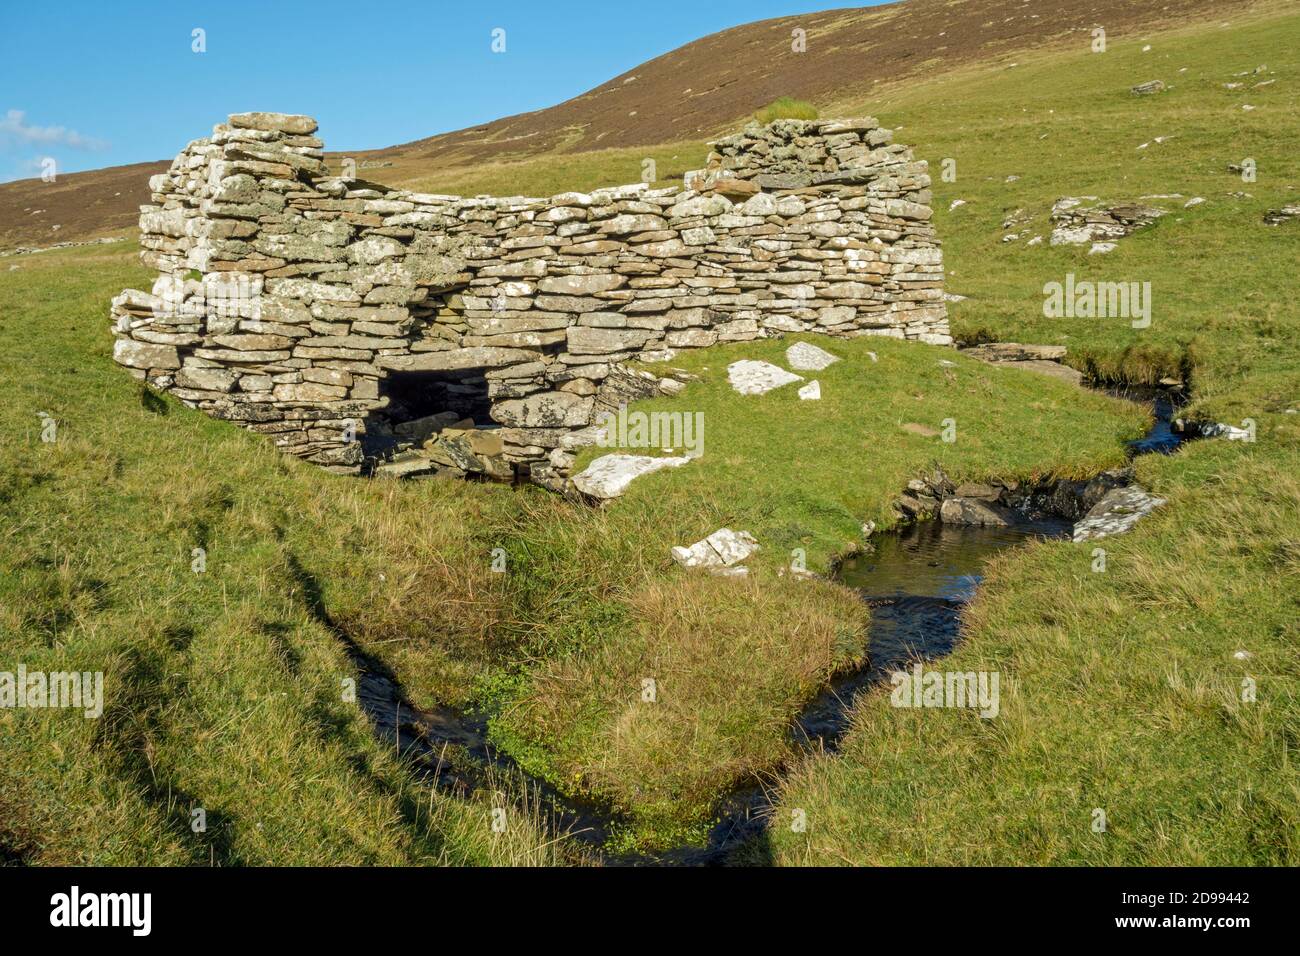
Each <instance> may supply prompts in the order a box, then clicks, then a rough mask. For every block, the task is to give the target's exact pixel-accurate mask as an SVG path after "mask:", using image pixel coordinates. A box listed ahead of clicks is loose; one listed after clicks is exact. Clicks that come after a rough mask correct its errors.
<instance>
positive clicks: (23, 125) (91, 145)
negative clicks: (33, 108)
mask: <svg viewBox="0 0 1300 956" xmlns="http://www.w3.org/2000/svg"><path fill="white" fill-rule="evenodd" d="M10 143H17V144H21V145H24V146H30V145H41V146H66V147H68V148H69V149H88V150H93V151H96V152H99V151H102V150H105V149H108V147H109V144H108V142H106V141H105V140H102V139H96V138H95V137H93V136H82V135H81V134H80V133H78V132H77V131H76V130H75V129H68V128H67V127H66V126H32V125H31V124H29V123H28V122H27V114H26V113H25V112H24V111H23V110H9V111H8V112H7V113H5V115H4V118H3V119H0V144H4V145H8V144H10Z"/></svg>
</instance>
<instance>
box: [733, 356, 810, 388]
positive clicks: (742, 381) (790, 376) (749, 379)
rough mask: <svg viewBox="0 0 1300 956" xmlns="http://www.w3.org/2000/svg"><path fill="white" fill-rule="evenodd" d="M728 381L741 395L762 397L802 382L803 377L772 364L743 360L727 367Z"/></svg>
mask: <svg viewBox="0 0 1300 956" xmlns="http://www.w3.org/2000/svg"><path fill="white" fill-rule="evenodd" d="M727 381H728V382H730V383H731V387H732V388H733V389H735V390H736V391H737V392H739V393H740V394H741V395H762V394H764V393H765V392H770V391H772V389H774V388H780V387H781V386H782V385H789V384H790V383H791V382H802V381H803V376H801V375H795V374H794V373H793V372H787V371H786V370H785V369H783V368H781V367H780V366H779V365H773V364H772V363H771V362H759V361H755V360H753V359H741V360H740V361H739V362H732V363H731V364H730V365H728V366H727Z"/></svg>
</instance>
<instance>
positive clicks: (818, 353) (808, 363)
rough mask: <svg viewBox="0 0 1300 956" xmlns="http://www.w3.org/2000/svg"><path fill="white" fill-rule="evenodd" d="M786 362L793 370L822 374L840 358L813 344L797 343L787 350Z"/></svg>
mask: <svg viewBox="0 0 1300 956" xmlns="http://www.w3.org/2000/svg"><path fill="white" fill-rule="evenodd" d="M785 360H786V362H788V363H789V365H790V367H791V368H793V369H797V370H799V371H801V372H820V371H821V370H822V369H824V368H826V367H827V366H829V365H832V364H834V363H835V362H838V361H839V360H840V358H839V356H838V355H832V354H831V353H830V352H827V351H826V350H825V349H823V348H818V347H817V346H816V345H813V344H812V343H811V342H796V343H795V344H794V345H792V346H790V347H789V348H788V349H786V350H785Z"/></svg>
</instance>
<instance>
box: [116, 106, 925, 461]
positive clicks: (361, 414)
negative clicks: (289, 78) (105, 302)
mask: <svg viewBox="0 0 1300 956" xmlns="http://www.w3.org/2000/svg"><path fill="white" fill-rule="evenodd" d="M316 128H317V124H316V122H315V120H313V119H311V118H310V117H306V116H296V115H287V114H279V113H243V114H236V115H233V116H231V117H230V118H229V122H227V123H223V124H220V125H218V126H216V127H215V128H214V130H213V133H212V136H211V137H208V138H206V139H200V140H196V141H194V142H192V143H190V144H189V145H188V146H187V147H186V148H185V150H184V151H183V152H182V153H181V154H180V155H179V156H177V158H176V160H175V161H174V162H173V163H172V166H171V168H170V169H169V170H168V172H166V173H163V174H161V175H158V176H155V177H153V178H152V179H151V180H150V186H151V189H152V192H153V196H152V198H153V203H152V204H151V205H148V206H144V207H141V216H140V231H141V244H142V246H143V252H142V258H143V260H144V262H145V263H146V265H149V266H150V267H152V268H154V269H156V270H157V271H158V279H157V281H156V282H155V283H154V285H153V288H152V289H151V290H150V291H149V292H143V291H138V290H126V291H124V292H123V293H122V294H121V295H119V296H117V297H116V298H115V299H114V300H113V303H112V319H113V333H114V335H115V336H116V337H117V341H116V342H115V347H114V351H113V355H114V358H115V359H116V361H117V362H119V363H120V364H122V365H123V366H125V367H127V368H128V369H130V370H131V371H132V373H133V374H135V375H136V376H137V377H139V378H141V379H145V380H147V381H148V382H149V383H150V384H152V385H153V386H155V387H158V388H161V389H166V390H168V391H170V392H172V393H173V394H174V395H176V396H177V397H178V398H180V399H181V400H183V401H184V402H186V403H187V404H190V405H192V406H195V407H198V408H201V409H203V410H205V411H207V412H209V413H210V414H213V415H215V416H218V417H220V418H224V419H229V420H232V421H236V422H240V423H242V424H244V425H246V426H247V427H248V428H251V429H253V430H255V431H258V432H262V433H265V434H268V435H270V436H272V437H273V439H274V440H275V441H276V443H277V444H278V445H280V446H281V447H282V448H284V449H285V450H286V451H288V452H290V453H292V454H295V455H299V456H301V457H304V458H306V459H308V460H310V461H313V462H317V463H319V464H321V465H323V466H326V467H329V468H331V469H333V470H336V471H343V472H355V471H358V470H360V469H361V468H362V467H363V466H365V465H367V463H368V462H373V460H374V459H380V460H382V459H383V458H384V457H391V456H392V453H393V451H394V450H395V449H396V450H399V451H400V450H401V449H403V448H409V447H412V446H418V445H420V444H421V443H422V442H427V441H429V440H430V439H431V438H436V436H437V434H438V433H440V432H442V431H444V430H446V429H448V428H449V427H450V426H453V425H454V426H458V428H459V432H458V434H459V433H460V432H465V431H469V432H472V434H471V435H470V436H469V437H470V438H471V439H472V441H468V442H462V443H461V444H460V445H459V446H454V447H453V445H451V444H449V445H448V446H447V449H445V450H444V453H443V455H442V458H439V459H438V460H439V461H442V460H443V459H446V461H445V464H446V467H447V468H449V469H452V470H456V469H459V470H464V471H482V472H484V473H486V474H489V475H493V476H495V477H504V476H506V475H508V474H510V473H511V472H512V470H518V469H519V468H524V469H526V470H529V471H530V472H531V474H532V476H533V477H534V478H536V479H538V480H542V481H543V482H550V481H555V480H556V477H555V476H556V474H557V473H562V472H563V470H564V468H565V467H566V466H567V465H568V464H569V463H570V462H571V461H572V448H573V446H574V444H575V441H574V439H573V435H574V433H575V432H579V430H581V429H584V428H585V427H586V426H588V425H590V424H591V423H592V421H593V417H594V416H595V415H596V414H598V412H599V411H600V410H601V409H602V408H608V407H610V406H616V404H617V400H618V398H619V396H622V395H626V394H627V393H628V386H629V383H631V386H632V389H631V390H632V392H633V393H635V392H636V391H637V389H644V388H645V387H646V385H645V383H646V382H647V381H649V382H650V383H651V386H653V383H654V381H655V376H653V375H646V374H645V373H644V372H643V371H642V372H633V371H631V370H629V369H628V368H626V367H624V366H623V364H622V363H625V362H629V361H631V360H636V359H641V360H647V361H654V360H662V359H666V358H670V357H671V355H672V353H673V350H676V349H682V348H694V347H701V346H708V345H713V344H714V343H717V342H728V341H741V340H746V339H754V338H759V337H765V336H771V335H779V334H781V333H784V332H810V331H815V332H822V333H825V334H828V335H837V336H856V335H889V336H895V337H899V338H909V339H916V340H920V341H923V342H929V343H934V344H948V343H950V342H951V339H950V337H949V334H948V325H947V318H946V315H945V311H944V303H943V289H942V280H943V267H942V258H941V252H940V249H939V243H938V240H937V239H936V237H935V233H934V229H933V227H932V225H931V223H930V206H929V204H930V180H929V176H928V174H927V172H926V164H925V163H923V162H917V161H914V160H913V159H912V156H911V154H910V151H909V150H908V149H907V148H906V147H904V146H899V145H895V144H893V143H892V142H891V139H892V137H891V135H890V133H889V131H888V130H883V129H881V128H879V126H878V124H877V123H876V121H875V120H873V119H859V120H837V121H810V122H805V121H792V120H783V121H777V122H775V123H772V124H770V125H768V126H765V127H760V126H758V125H757V124H751V126H750V127H749V128H747V129H746V130H745V131H744V132H742V133H740V134H738V135H736V136H731V137H728V138H726V139H723V140H721V141H719V142H718V143H716V144H714V146H715V150H714V152H713V153H711V154H710V157H709V162H708V167H707V168H706V169H704V170H699V171H696V172H692V173H688V174H687V176H686V188H685V189H678V188H668V189H653V188H651V187H650V186H649V185H647V184H644V183H638V184H634V185H629V186H620V187H616V188H608V189H598V190H593V191H592V192H589V193H580V192H569V193H563V194H561V195H558V196H552V197H550V198H544V199H539V198H527V197H520V196H514V197H496V198H494V197H487V196H477V197H458V196H445V195H434V194H427V193H416V192H410V191H406V190H400V189H392V188H388V187H385V186H381V185H378V184H374V183H369V182H364V181H360V180H356V179H346V178H339V177H334V176H331V175H329V172H328V170H327V168H326V165H325V163H324V154H323V146H324V144H323V143H322V142H321V140H320V139H318V138H317V137H316V136H315V135H314V134H315V132H316ZM488 429H490V430H491V431H490V433H488V431H487V430H488ZM587 431H588V432H589V431H590V429H588V430H587ZM456 447H459V448H460V451H461V452H463V454H461V453H458V452H457V451H456ZM448 451H449V452H450V454H449V455H448V454H447V452H448ZM435 457H437V456H435ZM485 461H486V462H487V463H486V464H485Z"/></svg>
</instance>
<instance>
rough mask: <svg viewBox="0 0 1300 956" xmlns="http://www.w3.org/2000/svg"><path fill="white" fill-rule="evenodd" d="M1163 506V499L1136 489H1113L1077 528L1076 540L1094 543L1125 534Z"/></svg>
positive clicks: (1075, 532) (1129, 487) (1136, 487)
mask: <svg viewBox="0 0 1300 956" xmlns="http://www.w3.org/2000/svg"><path fill="white" fill-rule="evenodd" d="M1164 503H1165V499H1164V498H1157V497H1156V496H1155V495H1153V494H1151V493H1150V492H1149V491H1147V490H1146V489H1144V488H1140V487H1138V486H1137V485H1129V486H1128V487H1126V488H1112V489H1111V490H1110V491H1108V492H1106V494H1105V495H1104V496H1103V497H1102V499H1101V500H1100V501H1098V502H1097V503H1096V504H1095V505H1093V506H1092V510H1090V511H1089V512H1088V513H1087V514H1086V515H1084V517H1083V520H1082V521H1080V522H1079V523H1078V524H1076V525H1075V526H1074V536H1073V537H1074V540H1075V541H1093V540H1095V539H1097V538H1105V537H1107V536H1109V535H1112V534H1123V533H1124V532H1125V531H1128V530H1129V529H1131V528H1132V527H1133V526H1134V525H1135V524H1137V523H1138V522H1139V521H1140V520H1142V518H1144V517H1146V516H1147V515H1149V514H1150V513H1151V512H1152V511H1154V510H1155V509H1156V508H1159V507H1160V506H1161V505H1163V504H1164Z"/></svg>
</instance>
